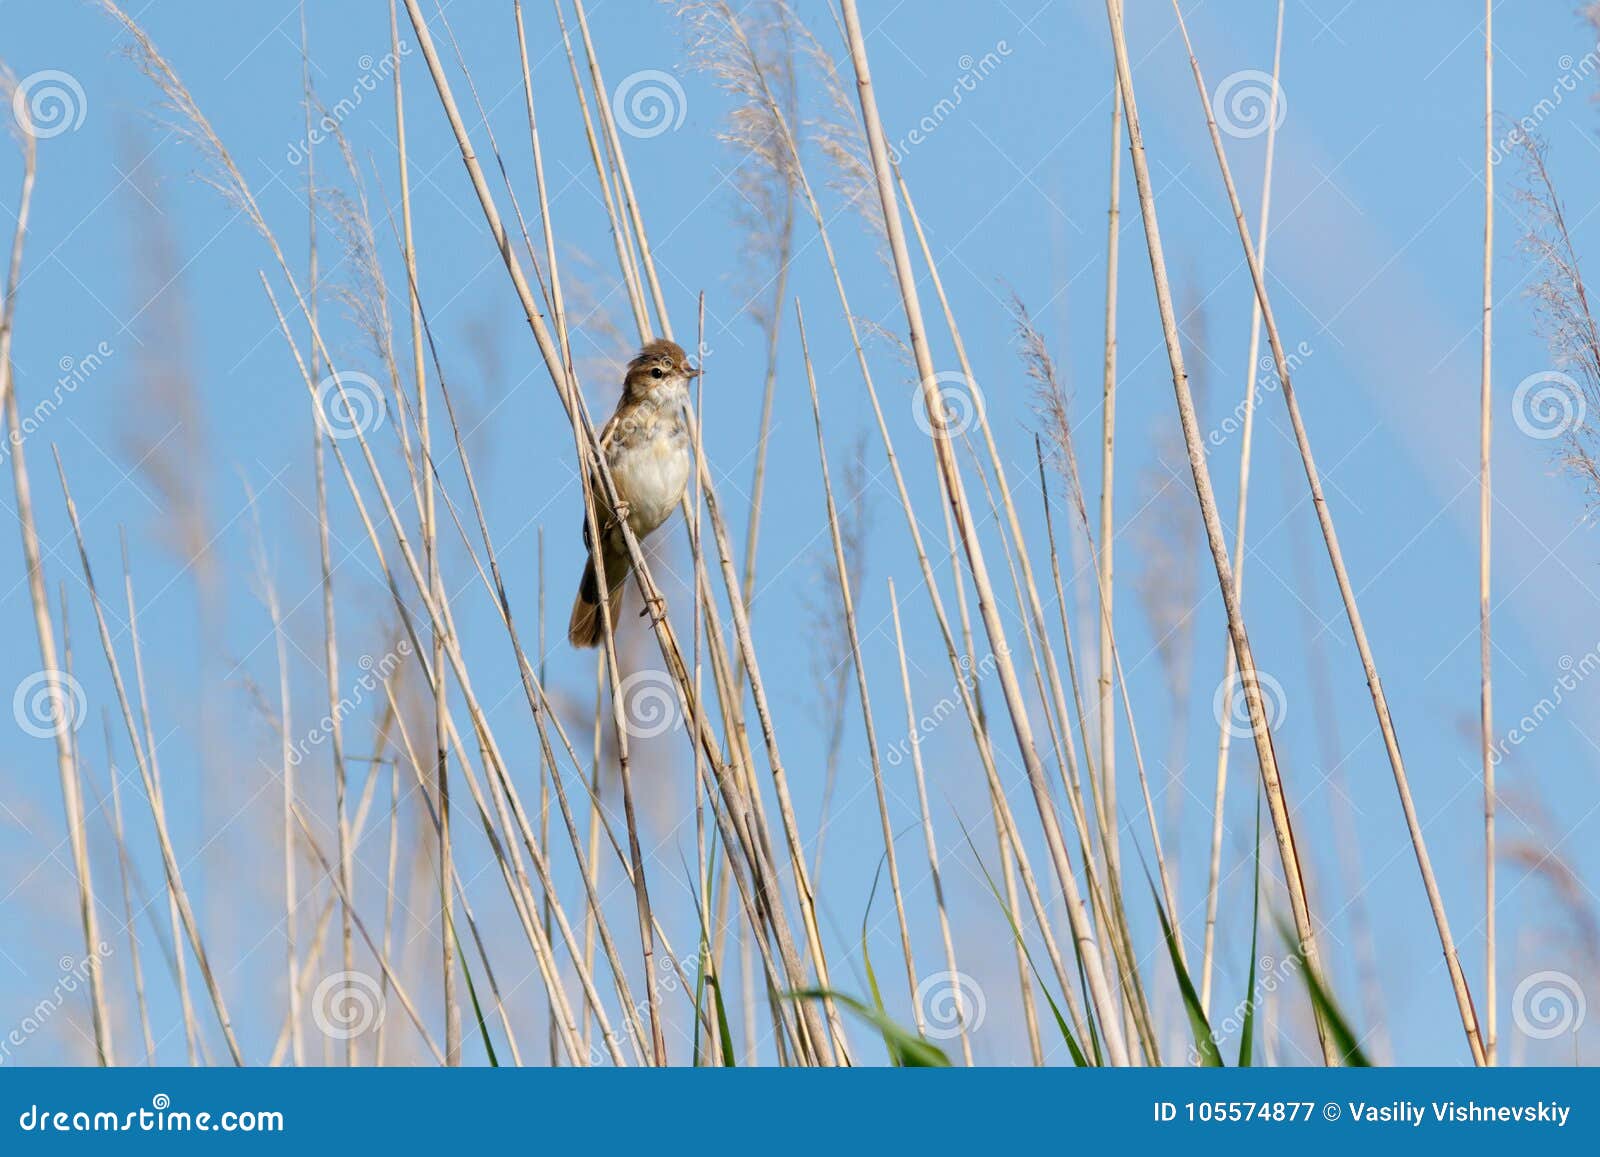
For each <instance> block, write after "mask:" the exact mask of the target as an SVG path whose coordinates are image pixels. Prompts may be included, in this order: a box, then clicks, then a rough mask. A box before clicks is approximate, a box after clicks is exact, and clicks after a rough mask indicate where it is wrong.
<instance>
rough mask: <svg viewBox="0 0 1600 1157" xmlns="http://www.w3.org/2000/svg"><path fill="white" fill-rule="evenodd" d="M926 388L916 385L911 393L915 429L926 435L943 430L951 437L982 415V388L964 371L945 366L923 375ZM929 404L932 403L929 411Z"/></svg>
mask: <svg viewBox="0 0 1600 1157" xmlns="http://www.w3.org/2000/svg"><path fill="white" fill-rule="evenodd" d="M926 384H927V385H928V386H931V387H932V395H933V396H932V398H931V399H929V398H928V397H927V395H928V393H929V391H928V390H926V389H919V390H918V391H917V392H915V393H914V394H913V395H912V397H911V417H912V420H913V421H915V422H916V424H917V429H919V430H921V431H922V432H923V433H924V434H926V435H928V436H929V437H930V438H931V437H933V436H934V435H935V434H944V435H945V436H947V437H950V438H955V437H959V436H960V435H962V434H965V433H966V432H967V431H968V430H970V429H972V428H973V427H974V426H975V425H977V424H978V423H979V422H980V421H982V419H983V415H984V408H983V391H982V390H980V389H979V388H978V383H976V382H974V381H972V380H971V379H970V378H968V377H967V375H966V374H963V373H960V372H958V371H955V370H946V371H944V372H942V373H937V374H934V375H933V376H932V377H931V378H929V379H927V383H926ZM930 407H936V408H935V409H933V410H932V411H930Z"/></svg>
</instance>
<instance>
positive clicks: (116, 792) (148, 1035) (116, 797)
mask: <svg viewBox="0 0 1600 1157" xmlns="http://www.w3.org/2000/svg"><path fill="white" fill-rule="evenodd" d="M102 724H103V730H104V732H105V747H106V782H107V784H108V790H109V792H110V795H111V835H112V839H113V840H114V841H115V843H116V849H117V875H118V877H119V878H120V882H121V884H122V928H123V931H124V932H125V933H127V937H128V957H129V963H130V966H131V969H132V972H133V1001H134V1006H135V1008H136V1009H137V1010H138V1014H139V1032H140V1035H141V1036H142V1037H143V1039H144V1063H145V1064H147V1065H154V1064H155V1063H156V1041H155V1036H154V1034H153V1033H152V1032H151V1031H150V1001H149V1000H148V999H147V997H146V996H145V989H144V960H143V956H142V954H141V952H140V951H139V929H138V926H137V924H138V921H137V914H138V913H140V912H144V911H146V910H147V909H148V908H149V906H150V903H149V902H148V901H146V900H145V899H144V894H143V891H142V890H141V892H140V896H139V900H140V903H139V906H138V908H137V909H135V908H134V901H133V879H132V877H133V865H132V862H131V861H130V859H129V857H128V840H127V835H126V828H125V827H124V825H123V822H122V786H121V784H120V783H119V782H118V781H119V779H120V778H121V777H120V774H119V773H118V771H117V764H116V758H115V755H114V752H113V748H112V743H111V716H110V714H109V713H103V714H102ZM102 799H103V797H102ZM101 810H104V804H103V803H102V805H101Z"/></svg>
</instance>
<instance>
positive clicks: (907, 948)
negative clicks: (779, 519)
mask: <svg viewBox="0 0 1600 1157" xmlns="http://www.w3.org/2000/svg"><path fill="white" fill-rule="evenodd" d="M794 320H795V329H796V332H797V333H798V334H799V337H800V359H801V361H802V362H803V363H804V365H805V371H806V386H807V388H808V389H809V390H810V392H811V417H812V419H813V421H814V422H815V424H816V428H817V464H818V467H819V469H820V471H821V473H822V493H823V497H824V500H825V502H826V506H827V512H828V535H829V539H830V540H831V541H832V543H833V563H834V568H835V574H836V577H837V581H838V584H839V600H840V605H841V607H842V609H843V610H844V623H845V631H846V633H847V636H848V638H849V642H850V662H851V665H852V666H853V667H854V668H855V674H856V694H857V696H858V697H859V698H860V700H861V718H862V724H863V726H864V727H865V729H866V739H867V757H868V760H869V761H870V764H871V768H872V787H873V791H874V792H875V793H876V795H877V800H878V819H879V821H880V822H881V823H882V825H883V854H884V859H885V860H886V861H887V864H888V868H889V892H890V894H891V896H892V897H893V899H894V911H895V918H896V920H897V921H898V922H899V925H900V951H901V954H902V956H903V957H904V959H905V966H906V991H907V993H908V994H909V995H910V997H911V1007H912V1015H913V1017H914V1020H915V1024H916V1028H917V1033H918V1035H921V1034H923V1033H924V1032H925V1031H926V1029H927V1025H926V1023H925V1021H924V1015H923V1010H922V1006H921V1002H920V1001H919V1000H917V967H916V964H915V963H913V960H912V952H911V930H910V927H909V926H908V925H907V923H906V904H905V898H904V897H903V896H902V895H901V892H900V857H899V856H897V855H896V854H895V850H894V825H893V824H892V823H891V822H890V820H889V800H888V797H887V796H886V795H885V794H884V790H883V765H882V763H881V762H880V760H879V757H878V728H877V725H876V724H875V723H874V722H873V718H872V699H871V696H870V695H869V694H868V690H867V668H866V664H865V663H864V662H863V661H862V658H861V635H860V632H859V631H858V629H857V627H856V604H855V599H854V597H853V596H852V595H851V593H850V568H849V566H848V565H847V563H846V561H845V554H844V539H843V538H842V537H841V535H840V533H839V509H838V506H837V505H836V504H835V503H834V500H833V481H832V479H831V478H830V477H829V474H828V450H827V446H826V444H825V442H824V441H823V437H822V404H821V402H820V401H818V399H817V375H816V370H815V369H814V367H813V366H812V364H811V346H810V343H808V342H807V341H806V319H805V314H804V313H803V312H802V311H801V309H800V302H799V301H798V300H797V301H796V302H795V303H794ZM912 742H913V744H914V743H915V742H916V736H915V734H913V736H912Z"/></svg>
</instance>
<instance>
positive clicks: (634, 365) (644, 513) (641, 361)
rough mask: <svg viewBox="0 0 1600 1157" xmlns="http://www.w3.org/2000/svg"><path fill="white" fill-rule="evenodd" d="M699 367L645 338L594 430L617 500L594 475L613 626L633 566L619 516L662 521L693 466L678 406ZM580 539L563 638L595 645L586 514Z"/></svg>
mask: <svg viewBox="0 0 1600 1157" xmlns="http://www.w3.org/2000/svg"><path fill="white" fill-rule="evenodd" d="M699 373H700V371H699V369H697V368H696V367H695V366H692V365H690V364H689V356H688V355H687V354H685V353H684V352H683V347H682V346H680V345H678V343H677V342H673V341H666V340H660V341H653V342H650V343H649V344H648V345H646V346H645V347H644V348H643V349H642V350H640V351H639V355H638V356H637V357H635V358H634V359H633V361H631V362H629V363H628V375H627V377H626V378H625V379H624V380H623V383H622V398H621V399H620V400H619V401H618V402H617V412H616V413H614V414H612V415H611V420H610V421H609V422H607V423H606V424H605V427H604V429H602V430H601V431H600V453H602V454H604V455H605V459H606V464H607V465H608V466H610V467H611V478H612V481H614V482H615V483H616V485H617V498H618V499H619V502H618V505H617V508H616V509H612V507H611V506H610V505H609V504H608V502H607V501H606V496H605V494H604V492H603V490H604V488H603V487H602V486H600V484H599V480H598V479H597V480H596V482H595V486H594V498H595V514H596V517H597V520H598V522H599V526H600V550H599V557H600V559H601V561H602V562H603V563H604V565H605V568H606V571H605V573H606V589H607V591H609V592H610V596H611V597H610V600H609V601H610V604H611V625H612V628H613V629H615V628H616V625H617V613H618V612H619V611H620V610H621V609H622V592H623V580H625V579H626V578H627V577H628V572H629V571H630V570H631V569H632V566H633V564H632V560H631V559H630V558H629V557H628V544H627V541H626V540H625V539H624V538H623V536H622V528H621V525H620V519H624V518H625V519H627V521H628V527H629V529H631V530H632V531H633V533H634V535H635V536H636V537H638V538H641V539H642V538H644V537H645V536H646V535H648V534H649V533H650V532H651V531H653V530H655V529H656V527H658V526H660V525H661V524H662V523H663V522H665V521H666V520H667V518H668V516H669V515H671V513H672V511H673V508H674V507H676V506H677V505H678V503H679V501H680V500H681V499H682V498H683V489H684V487H685V486H686V485H688V482H689V470H690V466H691V455H690V451H689V429H688V427H687V426H686V425H685V424H684V420H683V409H684V406H685V405H687V404H688V401H689V382H690V380H691V379H693V378H695V377H697V376H698V375H699ZM583 541H584V544H585V545H586V546H587V547H588V548H589V562H588V565H587V566H585V567H584V568H583V581H582V582H581V583H579V584H578V597H577V598H576V599H574V600H573V603H572V618H571V620H570V621H569V622H568V623H567V640H568V641H569V642H570V643H571V644H572V645H573V646H574V647H598V646H599V645H600V639H601V636H602V634H603V632H604V627H603V625H602V622H601V617H600V582H599V578H598V576H597V575H596V574H595V569H594V566H595V554H596V552H595V549H594V543H593V542H591V541H590V540H589V522H588V519H585V520H584V524H583Z"/></svg>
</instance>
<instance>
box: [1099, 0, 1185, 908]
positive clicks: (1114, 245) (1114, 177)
mask: <svg viewBox="0 0 1600 1157" xmlns="http://www.w3.org/2000/svg"><path fill="white" fill-rule="evenodd" d="M1112 19H1113V20H1115V21H1117V22H1118V23H1119V24H1120V23H1121V22H1122V0H1117V10H1116V12H1115V13H1114V14H1113V15H1112ZM1107 202H1108V205H1107V209H1106V309H1105V314H1106V325H1105V342H1104V346H1105V354H1104V362H1103V366H1102V370H1101V383H1100V391H1101V393H1100V396H1101V403H1100V588H1101V592H1102V593H1101V595H1100V598H1101V600H1102V601H1103V603H1104V609H1103V610H1102V612H1101V616H1100V618H1101V621H1100V646H1099V652H1098V655H1099V660H1100V675H1099V680H1098V683H1097V684H1096V686H1097V689H1098V691H1099V695H1098V697H1097V699H1096V702H1097V704H1098V707H1097V719H1098V721H1099V724H1100V792H1099V796H1100V800H1101V817H1100V822H1101V824H1102V825H1104V826H1105V827H1107V828H1109V829H1111V830H1112V831H1116V830H1117V828H1118V825H1117V720H1116V706H1115V704H1114V702H1113V700H1112V695H1111V666H1112V664H1111V625H1112V623H1114V622H1115V621H1116V620H1115V618H1114V616H1113V615H1112V605H1113V597H1112V596H1113V592H1114V591H1115V589H1116V587H1115V584H1114V582H1113V577H1114V568H1113V566H1112V556H1113V554H1114V548H1115V546H1116V540H1117V536H1116V520H1115V512H1114V502H1113V490H1114V483H1115V481H1116V452H1117V276H1118V264H1119V257H1120V254H1121V248H1122V89H1121V87H1120V86H1119V85H1118V84H1117V78H1116V69H1115V68H1113V69H1112V76H1111V188H1110V191H1109V193H1108V194H1107ZM1119 849H1120V845H1119V843H1118V842H1117V841H1115V840H1114V841H1112V844H1111V846H1110V847H1109V848H1107V849H1106V857H1107V859H1108V860H1109V862H1110V867H1111V870H1112V871H1113V872H1118V873H1120V871H1121V863H1120V858H1121V857H1120V855H1119ZM1174 916H1176V913H1174Z"/></svg>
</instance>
